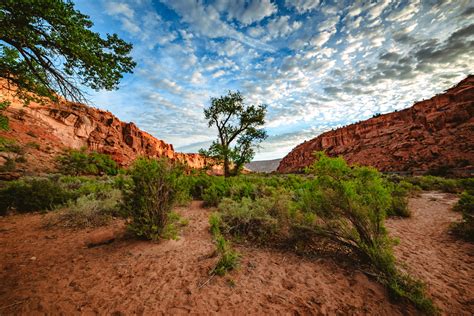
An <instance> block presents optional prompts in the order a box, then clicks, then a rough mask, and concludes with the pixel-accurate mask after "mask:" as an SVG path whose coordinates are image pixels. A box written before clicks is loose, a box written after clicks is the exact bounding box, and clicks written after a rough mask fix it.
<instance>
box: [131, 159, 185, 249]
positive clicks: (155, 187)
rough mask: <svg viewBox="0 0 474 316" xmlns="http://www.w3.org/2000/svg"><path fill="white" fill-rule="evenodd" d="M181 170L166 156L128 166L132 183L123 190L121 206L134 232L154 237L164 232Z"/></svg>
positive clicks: (141, 160)
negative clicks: (122, 205) (127, 188)
mask: <svg viewBox="0 0 474 316" xmlns="http://www.w3.org/2000/svg"><path fill="white" fill-rule="evenodd" d="M182 175H183V171H182V169H181V168H178V167H176V166H174V165H172V164H171V163H170V162H169V161H168V160H167V159H160V160H153V159H146V158H140V159H137V160H136V161H135V163H134V164H133V166H132V168H131V169H130V176H131V179H132V181H133V186H132V187H131V188H130V189H129V190H125V191H124V208H125V212H126V213H127V215H128V216H129V217H130V218H131V222H130V224H129V229H130V231H132V232H133V233H134V234H135V235H137V236H139V237H142V238H145V239H152V240H156V239H159V238H160V236H161V234H162V233H163V229H164V228H165V226H166V224H167V222H168V214H169V213H170V211H171V208H172V206H173V204H174V203H175V201H176V194H177V192H178V186H179V183H180V177H182Z"/></svg>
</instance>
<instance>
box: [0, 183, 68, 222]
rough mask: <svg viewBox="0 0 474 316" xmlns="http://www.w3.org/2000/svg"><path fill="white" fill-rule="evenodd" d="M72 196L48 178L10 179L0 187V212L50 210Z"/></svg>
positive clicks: (3, 213)
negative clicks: (9, 210) (10, 210)
mask: <svg viewBox="0 0 474 316" xmlns="http://www.w3.org/2000/svg"><path fill="white" fill-rule="evenodd" d="M73 197H74V194H73V193H72V192H70V191H68V190H65V189H64V188H63V187H62V186H61V185H60V183H59V182H58V181H54V180H51V179H48V178H25V179H22V180H16V181H11V182H9V183H8V184H7V185H6V186H5V187H3V188H1V189H0V214H2V215H5V214H6V213H7V211H8V209H15V210H16V211H17V212H20V213H25V212H34V211H43V210H51V209H53V208H54V207H55V206H57V205H61V204H64V203H66V202H67V201H68V200H69V199H71V198H73Z"/></svg>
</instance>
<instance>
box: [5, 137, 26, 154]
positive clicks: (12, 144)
mask: <svg viewBox="0 0 474 316" xmlns="http://www.w3.org/2000/svg"><path fill="white" fill-rule="evenodd" d="M0 151H3V152H11V153H15V154H19V155H23V154H24V153H25V150H24V148H23V147H21V146H20V145H18V144H17V143H16V141H15V140H14V139H8V138H5V137H1V136H0Z"/></svg>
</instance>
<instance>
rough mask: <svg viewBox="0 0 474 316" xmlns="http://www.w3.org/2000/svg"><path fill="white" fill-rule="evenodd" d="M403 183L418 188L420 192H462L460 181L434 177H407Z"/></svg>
mask: <svg viewBox="0 0 474 316" xmlns="http://www.w3.org/2000/svg"><path fill="white" fill-rule="evenodd" d="M405 181H407V182H409V183H411V184H413V185H416V186H418V187H420V188H421V189H422V190H436V191H443V192H447V193H458V192H460V191H462V185H461V182H460V180H457V179H448V178H442V177H435V176H418V177H407V178H405Z"/></svg>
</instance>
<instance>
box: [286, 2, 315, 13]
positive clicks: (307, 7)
mask: <svg viewBox="0 0 474 316" xmlns="http://www.w3.org/2000/svg"><path fill="white" fill-rule="evenodd" d="M285 5H286V6H287V7H288V8H294V9H295V10H296V11H298V12H299V13H304V12H306V11H311V10H314V9H315V8H316V7H317V6H318V5H319V0H285Z"/></svg>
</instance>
